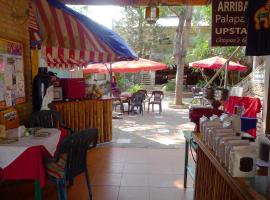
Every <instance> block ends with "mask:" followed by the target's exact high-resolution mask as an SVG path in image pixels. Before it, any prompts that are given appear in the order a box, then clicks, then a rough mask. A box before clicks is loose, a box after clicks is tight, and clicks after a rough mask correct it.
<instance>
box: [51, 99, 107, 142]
mask: <svg viewBox="0 0 270 200" xmlns="http://www.w3.org/2000/svg"><path fill="white" fill-rule="evenodd" d="M55 107H56V110H58V111H59V112H60V113H61V117H62V119H63V122H64V124H65V125H66V126H67V127H70V128H72V129H74V130H75V131H80V130H83V129H86V128H97V129H98V133H99V137H98V142H99V143H103V142H109V141H111V140H112V100H111V99H101V100H81V101H71V102H57V103H55Z"/></svg>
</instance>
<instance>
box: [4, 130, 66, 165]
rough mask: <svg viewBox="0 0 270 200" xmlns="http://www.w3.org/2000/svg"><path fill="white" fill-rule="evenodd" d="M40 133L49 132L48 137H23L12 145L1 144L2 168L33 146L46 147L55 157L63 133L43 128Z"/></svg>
mask: <svg viewBox="0 0 270 200" xmlns="http://www.w3.org/2000/svg"><path fill="white" fill-rule="evenodd" d="M40 132H49V133H50V135H49V136H47V137H35V136H29V137H23V138H20V139H19V140H18V141H17V142H14V143H11V144H0V168H2V169H4V168H5V167H7V166H8V165H9V164H11V163H12V162H13V161H14V160H15V159H16V158H18V157H19V156H20V155H21V154H22V153H23V152H24V151H25V150H26V149H28V148H30V147H33V146H39V145H42V146H44V147H45V148H46V149H47V151H48V152H49V153H50V154H51V155H52V156H53V155H54V153H55V151H56V148H57V144H58V142H59V139H60V135H61V131H60V130H59V129H55V128H42V129H41V130H40Z"/></svg>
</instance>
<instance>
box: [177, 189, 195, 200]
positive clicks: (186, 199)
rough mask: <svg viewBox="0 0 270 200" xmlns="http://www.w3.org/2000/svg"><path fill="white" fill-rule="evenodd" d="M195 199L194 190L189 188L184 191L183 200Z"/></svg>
mask: <svg viewBox="0 0 270 200" xmlns="http://www.w3.org/2000/svg"><path fill="white" fill-rule="evenodd" d="M193 197H194V189H193V188H187V189H185V190H182V193H181V198H180V199H181V200H193Z"/></svg>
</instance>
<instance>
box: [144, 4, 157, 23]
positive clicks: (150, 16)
mask: <svg viewBox="0 0 270 200" xmlns="http://www.w3.org/2000/svg"><path fill="white" fill-rule="evenodd" d="M158 18H159V8H158V7H156V6H147V7H146V9H145V20H146V21H147V23H149V24H154V23H156V21H157V20H158Z"/></svg>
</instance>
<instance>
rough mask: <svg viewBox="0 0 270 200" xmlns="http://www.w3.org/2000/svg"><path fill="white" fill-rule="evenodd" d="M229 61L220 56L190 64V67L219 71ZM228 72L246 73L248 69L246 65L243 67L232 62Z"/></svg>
mask: <svg viewBox="0 0 270 200" xmlns="http://www.w3.org/2000/svg"><path fill="white" fill-rule="evenodd" d="M226 61H227V59H225V58H221V57H219V56H215V57H211V58H207V59H204V60H199V61H195V62H192V63H189V66H190V67H195V68H205V69H219V68H221V67H222V66H223V65H224V63H225V62H226ZM227 69H228V70H234V71H246V70H247V69H248V68H247V67H246V66H244V65H241V64H239V63H235V62H232V61H230V62H229V65H228V66H227Z"/></svg>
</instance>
